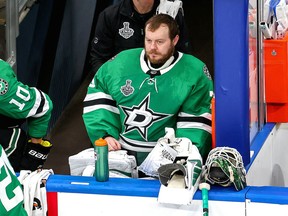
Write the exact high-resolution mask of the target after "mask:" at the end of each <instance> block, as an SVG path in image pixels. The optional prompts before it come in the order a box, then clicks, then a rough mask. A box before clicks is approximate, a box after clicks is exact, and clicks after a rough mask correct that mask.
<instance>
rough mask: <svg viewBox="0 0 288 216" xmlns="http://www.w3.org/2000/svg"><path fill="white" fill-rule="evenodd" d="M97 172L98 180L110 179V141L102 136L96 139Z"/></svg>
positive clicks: (95, 173) (95, 174)
mask: <svg viewBox="0 0 288 216" xmlns="http://www.w3.org/2000/svg"><path fill="white" fill-rule="evenodd" d="M94 152H95V172H94V176H95V178H96V181H99V182H105V181H108V180H109V165H108V143H107V142H106V140H104V139H102V138H100V139H98V140H96V141H95V146H94Z"/></svg>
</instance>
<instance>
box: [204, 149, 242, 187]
mask: <svg viewBox="0 0 288 216" xmlns="http://www.w3.org/2000/svg"><path fill="white" fill-rule="evenodd" d="M203 175H204V178H205V180H207V181H208V182H210V183H211V184H214V183H216V184H219V185H221V186H224V187H228V186H230V185H231V184H232V183H233V184H234V186H235V188H236V190H237V191H239V190H242V189H244V188H245V187H246V171H245V168H244V165H243V161H242V156H241V155H240V153H239V152H238V151H237V150H236V149H234V148H229V147H217V148H214V149H212V150H211V151H210V153H209V155H208V158H207V161H206V163H205V167H204V172H203Z"/></svg>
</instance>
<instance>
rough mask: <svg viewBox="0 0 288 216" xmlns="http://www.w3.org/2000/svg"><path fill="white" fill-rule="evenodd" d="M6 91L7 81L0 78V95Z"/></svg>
mask: <svg viewBox="0 0 288 216" xmlns="http://www.w3.org/2000/svg"><path fill="white" fill-rule="evenodd" d="M7 91H8V82H7V81H6V80H4V79H1V78H0V95H4V94H6V93H7Z"/></svg>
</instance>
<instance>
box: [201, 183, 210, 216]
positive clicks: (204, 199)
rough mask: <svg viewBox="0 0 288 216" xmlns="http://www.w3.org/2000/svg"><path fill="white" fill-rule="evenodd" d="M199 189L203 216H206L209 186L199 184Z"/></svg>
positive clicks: (207, 212)
mask: <svg viewBox="0 0 288 216" xmlns="http://www.w3.org/2000/svg"><path fill="white" fill-rule="evenodd" d="M199 189H200V190H201V191H202V203H203V204H202V206H203V216H208V214H209V211H208V191H209V190H210V185H209V184H208V183H200V184H199Z"/></svg>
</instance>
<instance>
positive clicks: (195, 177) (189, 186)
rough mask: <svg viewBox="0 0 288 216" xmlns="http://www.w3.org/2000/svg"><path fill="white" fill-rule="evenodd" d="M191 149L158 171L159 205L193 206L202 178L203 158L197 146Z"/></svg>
mask: <svg viewBox="0 0 288 216" xmlns="http://www.w3.org/2000/svg"><path fill="white" fill-rule="evenodd" d="M190 147H191V148H190ZM189 148H190V149H189V151H183V152H181V154H179V155H177V156H176V158H175V160H174V162H173V163H171V164H165V165H163V166H161V167H160V168H159V169H158V173H159V180H160V183H161V187H160V191H159V195H158V202H159V203H170V204H181V205H189V204H191V202H192V200H193V196H194V194H195V192H196V190H197V189H198V186H199V182H200V178H201V172H202V157H201V155H200V153H199V150H198V148H197V147H196V146H194V145H191V146H189ZM186 149H187V148H184V149H183V150H186Z"/></svg>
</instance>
